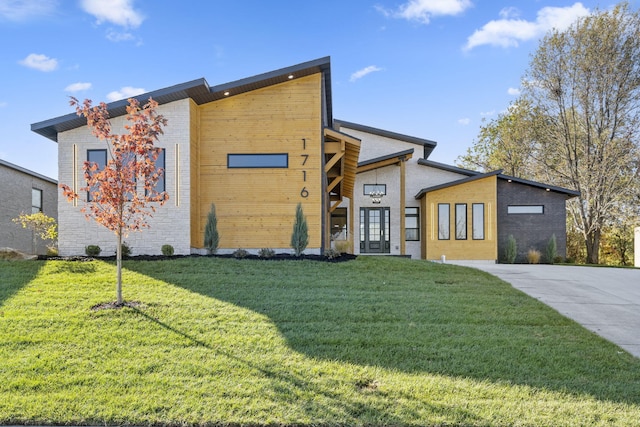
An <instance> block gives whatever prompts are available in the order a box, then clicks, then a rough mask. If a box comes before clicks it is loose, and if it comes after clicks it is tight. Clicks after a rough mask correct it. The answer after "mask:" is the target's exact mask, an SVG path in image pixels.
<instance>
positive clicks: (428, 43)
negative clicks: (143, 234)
mask: <svg viewBox="0 0 640 427" xmlns="http://www.w3.org/2000/svg"><path fill="white" fill-rule="evenodd" d="M639 2H640V0H632V1H630V4H631V7H632V8H637V7H638V3H639ZM614 4H615V2H613V1H611V2H609V1H606V2H596V1H588V0H584V1H581V2H577V1H563V0H509V1H502V0H491V1H488V0H487V1H482V0H305V1H289V0H279V1H278V0H272V1H265V0H260V1H258V0H256V1H253V0H244V1H243V0H238V1H219V0H209V1H195V0H190V1H189V0H186V1H175V0H0V43H1V45H0V69H1V70H2V78H1V79H0V130H1V134H0V159H3V160H6V161H9V162H11V163H15V164H18V165H20V166H22V167H25V168H28V169H31V170H34V171H36V172H39V173H41V174H44V175H47V176H51V177H53V178H56V177H57V145H56V144H55V143H54V142H52V141H50V140H48V139H46V138H44V137H41V136H39V135H37V134H35V133H33V132H31V130H30V124H31V123H34V122H39V121H43V120H47V119H50V118H53V117H57V116H61V115H64V114H68V113H71V112H73V110H72V109H71V108H70V107H69V105H68V97H69V96H75V97H77V98H78V99H80V100H82V99H85V98H89V99H92V100H93V101H94V102H96V103H97V102H99V101H107V102H109V101H113V100H116V99H121V98H126V97H128V96H131V95H136V94H139V93H143V92H148V91H153V90H157V89H161V88H165V87H168V86H172V85H174V84H178V83H183V82H186V81H190V80H193V79H197V78H200V77H204V78H205V79H206V80H207V81H208V82H209V84H211V85H217V84H221V83H226V82H230V81H234V80H237V79H241V78H244V77H250V76H253V75H256V74H260V73H263V72H268V71H271V70H275V69H278V68H283V67H287V66H290V65H295V64H298V63H301V62H305V61H309V60H312V59H316V58H320V57H324V56H331V72H332V94H333V111H334V117H335V118H337V119H341V120H346V121H351V122H356V123H360V124H364V125H368V126H373V127H378V128H382V129H386V130H389V131H393V132H399V133H405V134H408V135H412V136H416V137H421V138H426V139H431V140H435V141H437V142H438V146H437V148H436V149H435V151H434V152H433V154H432V156H431V159H432V160H436V161H440V162H444V163H450V164H453V162H454V161H455V159H456V158H457V157H458V156H459V155H462V154H464V153H465V152H466V149H467V148H468V147H469V146H470V145H471V144H472V143H473V141H474V140H475V139H476V137H477V135H478V131H479V128H480V126H481V125H482V123H483V122H482V120H483V119H484V120H491V119H492V118H495V117H496V115H497V114H499V113H500V112H502V111H504V110H505V109H506V108H507V107H508V105H509V103H510V102H511V101H513V100H514V99H516V97H517V95H518V93H519V87H520V80H521V77H522V75H523V73H524V72H525V70H526V69H527V67H528V64H529V60H530V55H531V54H532V53H533V52H534V51H535V49H536V48H537V46H538V42H539V40H540V38H541V37H542V36H543V35H544V34H545V32H546V31H548V30H549V29H550V28H552V27H556V28H565V27H566V26H568V25H569V24H570V23H571V22H573V21H574V20H575V19H576V18H577V17H579V16H583V15H585V14H588V13H590V12H592V11H593V10H595V9H596V8H599V9H608V8H610V7H612V6H613V5H614ZM170 125H171V123H169V126H170Z"/></svg>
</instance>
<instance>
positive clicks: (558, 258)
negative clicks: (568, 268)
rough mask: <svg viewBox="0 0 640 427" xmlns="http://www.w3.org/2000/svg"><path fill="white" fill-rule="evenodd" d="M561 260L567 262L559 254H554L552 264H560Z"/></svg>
mask: <svg viewBox="0 0 640 427" xmlns="http://www.w3.org/2000/svg"><path fill="white" fill-rule="evenodd" d="M563 262H568V261H565V259H564V258H563V257H562V256H561V255H556V257H555V258H554V259H553V263H554V264H560V263H563Z"/></svg>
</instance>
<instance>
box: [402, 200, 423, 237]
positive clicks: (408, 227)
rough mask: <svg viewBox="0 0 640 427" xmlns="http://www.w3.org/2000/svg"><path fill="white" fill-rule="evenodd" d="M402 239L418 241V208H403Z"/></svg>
mask: <svg viewBox="0 0 640 427" xmlns="http://www.w3.org/2000/svg"><path fill="white" fill-rule="evenodd" d="M404 238H405V240H406V241H417V240H420V210H419V208H404Z"/></svg>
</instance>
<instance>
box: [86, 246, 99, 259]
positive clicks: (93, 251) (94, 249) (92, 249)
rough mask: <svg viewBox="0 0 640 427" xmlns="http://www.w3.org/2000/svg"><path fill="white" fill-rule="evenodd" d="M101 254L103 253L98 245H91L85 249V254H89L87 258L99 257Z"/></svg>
mask: <svg viewBox="0 0 640 427" xmlns="http://www.w3.org/2000/svg"><path fill="white" fill-rule="evenodd" d="M100 252H102V249H100V246H98V245H89V246H85V248H84V253H85V254H87V256H99V255H100Z"/></svg>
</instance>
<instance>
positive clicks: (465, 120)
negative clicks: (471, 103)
mask: <svg viewBox="0 0 640 427" xmlns="http://www.w3.org/2000/svg"><path fill="white" fill-rule="evenodd" d="M458 123H459V124H461V125H462V126H469V123H471V119H470V118H468V117H465V118H462V119H458Z"/></svg>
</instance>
